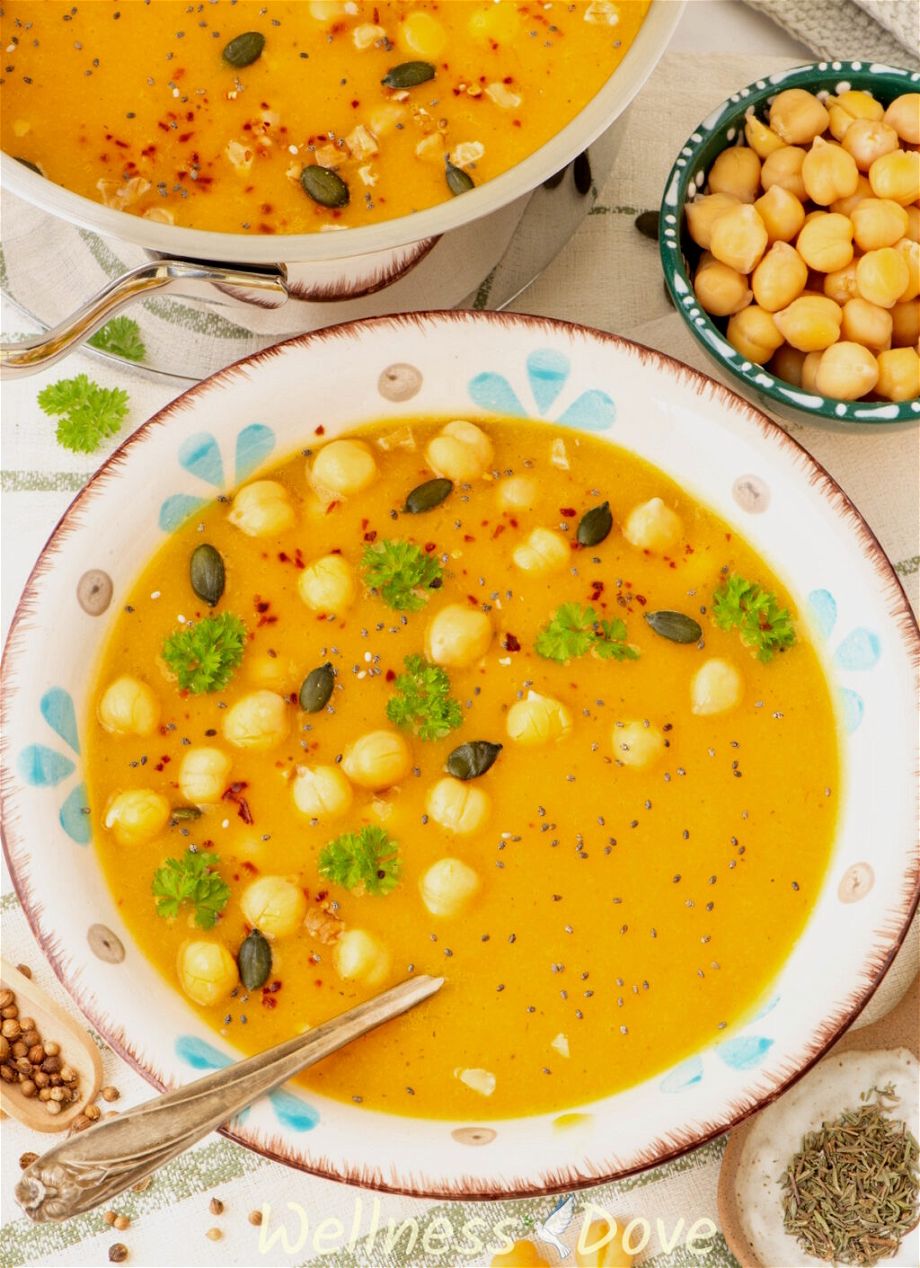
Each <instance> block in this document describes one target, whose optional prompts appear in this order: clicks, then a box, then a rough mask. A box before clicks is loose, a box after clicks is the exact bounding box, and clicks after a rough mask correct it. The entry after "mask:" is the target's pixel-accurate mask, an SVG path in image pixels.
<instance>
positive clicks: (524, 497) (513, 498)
mask: <svg viewBox="0 0 920 1268" xmlns="http://www.w3.org/2000/svg"><path fill="white" fill-rule="evenodd" d="M539 496H540V486H539V485H538V484H537V481H536V479H535V478H534V477H533V476H508V477H506V479H504V480H502V481H501V483H500V484H499V486H498V504H499V506H500V507H501V509H502V510H503V511H532V510H533V508H534V507H535V506H536V505H537V500H538V498H539Z"/></svg>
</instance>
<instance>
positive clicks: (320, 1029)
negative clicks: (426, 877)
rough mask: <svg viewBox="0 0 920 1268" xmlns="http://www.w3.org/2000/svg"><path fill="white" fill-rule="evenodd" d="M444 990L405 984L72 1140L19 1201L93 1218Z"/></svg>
mask: <svg viewBox="0 0 920 1268" xmlns="http://www.w3.org/2000/svg"><path fill="white" fill-rule="evenodd" d="M443 983H444V979H443V978H440V977H428V976H425V975H422V974H420V975H419V976H418V977H413V978H409V979H408V980H407V981H405V982H400V984H399V985H398V986H394V987H391V988H390V990H387V991H383V992H382V993H381V994H380V995H375V996H374V997H373V998H372V999H369V1000H366V1001H365V1002H364V1003H363V1004H358V1006H357V1007H356V1008H351V1009H349V1010H348V1012H346V1013H342V1014H340V1016H338V1017H333V1018H332V1020H331V1021H327V1022H325V1023H324V1024H323V1025H321V1026H317V1027H316V1029H315V1030H310V1031H308V1032H307V1033H306V1034H305V1035H298V1036H297V1038H295V1039H288V1040H287V1041H286V1042H285V1043H282V1044H278V1046H277V1047H275V1048H269V1050H268V1051H267V1052H261V1053H259V1054H258V1056H255V1057H249V1058H248V1059H247V1060H245V1061H238V1062H235V1063H234V1064H233V1065H230V1066H227V1067H226V1068H225V1069H223V1070H217V1071H215V1073H214V1074H209V1075H207V1076H206V1077H205V1078H203V1079H198V1080H196V1081H195V1082H194V1083H188V1084H186V1085H185V1086H184V1087H180V1088H177V1089H176V1090H175V1091H174V1092H167V1093H166V1094H165V1096H158V1097H155V1098H154V1100H152V1101H147V1102H145V1103H144V1104H143V1105H138V1106H137V1107H136V1108H135V1109H131V1110H127V1111H126V1112H125V1113H124V1114H119V1115H118V1117H117V1118H111V1119H108V1120H106V1121H105V1122H103V1123H99V1124H98V1125H97V1126H96V1127H91V1128H89V1130H87V1131H84V1132H79V1133H78V1134H76V1135H74V1136H71V1137H69V1138H68V1139H67V1140H64V1141H62V1142H61V1143H60V1144H59V1145H55V1147H54V1148H53V1149H49V1150H48V1152H47V1153H45V1154H42V1156H41V1157H40V1158H38V1159H36V1161H35V1162H33V1163H32V1164H31V1165H30V1166H28V1167H27V1168H26V1169H25V1171H23V1173H22V1176H21V1177H20V1180H19V1183H18V1184H17V1186H16V1198H17V1200H18V1201H19V1203H20V1205H21V1206H22V1207H23V1209H24V1210H25V1212H26V1214H27V1215H28V1216H29V1217H30V1218H31V1219H33V1220H35V1221H36V1222H37V1223H42V1222H44V1221H47V1220H66V1219H70V1218H71V1216H73V1215H79V1214H81V1212H83V1211H89V1210H92V1208H93V1207H95V1206H98V1205H99V1204H100V1203H101V1202H105V1201H108V1200H109V1199H111V1198H113V1197H115V1196H116V1194H118V1193H121V1192H122V1191H123V1190H124V1189H127V1188H128V1187H129V1186H130V1185H132V1184H136V1183H137V1182H138V1181H139V1180H142V1179H143V1178H144V1177H145V1176H147V1175H149V1174H150V1172H151V1171H156V1170H157V1168H159V1167H162V1166H163V1164H164V1163H165V1162H168V1161H169V1159H170V1158H174V1157H175V1156H176V1154H179V1153H182V1151H183V1150H185V1149H188V1148H189V1146H190V1145H193V1144H194V1143H195V1142H196V1141H197V1140H200V1139H201V1137H202V1136H206V1135H207V1134H208V1132H210V1131H213V1130H214V1129H215V1128H217V1127H219V1126H220V1125H221V1123H225V1122H226V1121H227V1120H228V1119H230V1118H232V1117H233V1116H234V1114H238V1113H239V1112H240V1110H242V1109H245V1108H246V1106H247V1105H249V1104H251V1103H252V1102H253V1101H254V1100H256V1099H257V1098H258V1097H260V1096H263V1095H265V1093H267V1092H271V1091H272V1090H273V1089H274V1088H276V1087H278V1086H279V1085H280V1084H282V1083H284V1082H286V1080H288V1079H290V1078H291V1077H292V1076H293V1075H295V1074H297V1073H299V1072H300V1071H301V1070H304V1069H306V1067H307V1066H311V1065H313V1064H314V1063H315V1062H317V1061H321V1060H322V1059H323V1058H324V1057H327V1056H329V1054H330V1053H332V1052H336V1051H337V1050H338V1049H339V1048H341V1047H343V1046H344V1045H345V1044H348V1043H351V1041H352V1040H353V1039H357V1038H359V1037H360V1036H361V1035H365V1034H367V1032H368V1031H369V1030H374V1029H375V1028H376V1027H377V1026H380V1025H382V1024H383V1022H385V1021H390V1020H391V1019H392V1018H394V1017H398V1016H400V1014H402V1013H405V1012H407V1011H408V1010H409V1009H410V1008H414V1007H415V1006H416V1004H420V1003H421V1002H422V1001H423V1000H425V999H428V998H429V996H431V995H434V994H435V992H436V991H439V990H440V989H441V986H442V985H443Z"/></svg>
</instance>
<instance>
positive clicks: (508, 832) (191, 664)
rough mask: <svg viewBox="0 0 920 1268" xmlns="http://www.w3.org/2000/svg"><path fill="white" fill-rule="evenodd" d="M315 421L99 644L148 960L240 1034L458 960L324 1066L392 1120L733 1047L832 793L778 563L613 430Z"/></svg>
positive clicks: (528, 1098) (110, 780)
mask: <svg viewBox="0 0 920 1268" xmlns="http://www.w3.org/2000/svg"><path fill="white" fill-rule="evenodd" d="M317 433H318V434H317V435H316V436H309V437H308V438H307V439H309V441H312V442H314V446H313V447H312V448H311V449H309V450H307V451H306V453H305V455H298V456H296V457H294V458H291V459H290V460H289V461H286V462H284V463H283V464H281V465H280V466H279V467H277V469H276V470H274V471H273V472H272V473H271V474H270V476H269V477H268V478H265V479H260V480H257V481H255V482H253V483H250V484H249V485H247V486H244V487H242V488H240V489H238V490H237V491H236V492H235V494H234V495H233V496H232V498H228V499H224V500H222V501H219V502H217V503H216V504H214V505H213V506H211V507H210V508H209V509H207V510H206V511H204V512H203V513H202V514H201V515H200V516H195V517H194V518H193V519H192V520H190V521H188V522H187V523H186V524H185V525H184V526H183V527H181V528H180V529H179V530H178V531H176V532H175V533H174V534H173V535H172V536H171V537H170V538H169V540H168V541H167V542H166V543H165V544H164V545H163V546H162V548H161V549H160V550H159V552H158V553H157V554H156V556H155V557H154V558H153V560H152V562H151V563H150V564H149V565H148V566H147V568H146V569H145V570H144V572H143V574H142V575H141V577H140V580H139V581H138V583H137V585H136V586H135V587H134V588H133V590H132V591H131V592H130V594H129V595H128V596H127V600H126V603H125V606H124V609H123V611H122V612H121V613H120V614H119V615H118V618H117V620H116V622H115V627H114V630H113V632H112V635H111V638H110V640H109V642H108V646H107V647H106V648H105V650H104V654H103V656H102V660H101V664H100V666H99V671H98V680H97V683H96V686H95V689H94V692H93V715H92V717H91V718H90V719H88V722H87V732H88V745H87V748H88V754H87V766H88V777H89V788H90V801H91V809H92V816H93V823H94V827H95V831H94V837H95V843H96V848H97V850H98V852H99V857H100V859H101V862H102V865H103V867H104V869H105V872H106V875H107V877H108V880H109V883H110V885H111V887H112V890H113V893H114V894H115V895H116V898H117V901H118V904H119V907H120V910H121V911H122V913H123V915H124V918H125V920H126V921H127V923H128V926H129V927H130V929H131V930H132V932H133V934H134V935H135V937H136V938H137V940H138V942H139V944H140V946H141V947H142V948H143V950H144V952H145V954H146V955H147V956H148V957H149V958H150V959H151V960H152V961H153V963H154V964H155V965H156V966H157V967H158V968H159V969H160V970H161V972H162V973H163V975H164V976H165V977H166V979H167V980H168V981H169V982H170V983H171V984H173V985H174V986H175V987H176V988H177V989H184V990H185V992H186V994H187V995H188V996H189V998H190V999H192V1000H193V1002H194V1003H195V1004H196V1006H197V1008H198V1010H199V1011H200V1013H201V1015H202V1016H203V1017H204V1018H205V1019H206V1021H207V1022H209V1023H210V1024H211V1025H212V1026H213V1027H214V1028H215V1029H216V1030H218V1031H220V1033H221V1034H222V1035H224V1036H226V1037H227V1039H228V1040H230V1041H231V1042H232V1043H234V1044H235V1045H238V1046H239V1047H240V1048H242V1049H243V1050H245V1051H256V1050H259V1049H262V1048H266V1047H268V1046H269V1045H271V1044H274V1043H276V1042H278V1041H280V1040H281V1039H283V1038H285V1037H287V1036H290V1035H293V1034H296V1033H299V1032H301V1031H303V1030H304V1029H306V1028H307V1027H310V1026H315V1025H316V1024H318V1023H319V1022H321V1021H323V1020H325V1019H326V1018H329V1017H331V1016H333V1015H335V1014H336V1013H338V1012H341V1011H342V1010H344V1009H345V1008H347V1007H348V1006H350V1005H352V1004H354V1003H355V1002H357V1001H359V1000H361V999H364V998H366V997H367V996H369V995H370V994H372V993H373V992H374V991H376V990H379V989H380V988H382V987H383V986H385V985H387V984H390V983H394V982H396V981H398V980H400V979H402V978H405V977H406V976H408V975H411V974H413V973H432V974H444V975H445V976H446V979H447V984H446V986H445V987H444V989H443V990H442V991H441V993H440V994H439V995H438V996H437V997H436V998H434V999H433V1000H431V1001H430V1002H428V1003H426V1004H425V1005H423V1006H422V1007H421V1008H419V1009H417V1010H416V1011H415V1012H413V1013H411V1014H410V1015H408V1016H407V1017H405V1018H404V1019H402V1020H400V1021H399V1022H397V1023H394V1024H392V1025H390V1026H389V1027H387V1028H385V1029H384V1030H382V1031H379V1032H377V1033H375V1034H372V1035H370V1036H369V1037H367V1038H366V1039H363V1040H361V1041H360V1042H359V1043H357V1044H355V1045H353V1046H352V1047H351V1048H350V1049H349V1050H347V1051H344V1052H342V1053H341V1054H339V1055H337V1056H335V1057H332V1058H330V1059H328V1060H327V1061H326V1062H324V1063H323V1064H322V1066H320V1067H318V1068H317V1069H315V1070H314V1071H312V1072H311V1073H310V1074H309V1076H307V1079H306V1082H307V1083H308V1084H309V1085H310V1086H311V1087H314V1088H317V1089H319V1090H321V1091H323V1092H325V1093H328V1094H329V1095H331V1096H334V1097H339V1098H341V1099H343V1100H354V1101H360V1102H363V1104H365V1105H368V1106H372V1107H374V1108H377V1109H383V1110H391V1111H397V1112H399V1113H404V1114H414V1115H425V1116H431V1117H443V1116H458V1117H461V1118H468V1117H470V1116H472V1117H473V1118H474V1119H477V1118H482V1117H500V1116H503V1115H514V1114H526V1113H531V1112H536V1111H548V1110H556V1109H561V1108H563V1107H566V1106H571V1105H574V1104H578V1103H581V1102H583V1101H586V1100H590V1099H591V1098H593V1097H598V1096H602V1095H604V1094H606V1093H611V1092H614V1091H616V1090H617V1089H620V1088H625V1087H627V1086H629V1085H631V1084H634V1083H636V1082H637V1081H639V1080H642V1079H644V1078H646V1077H648V1076H650V1075H652V1074H654V1073H656V1072H657V1071H660V1070H662V1069H664V1068H666V1067H667V1066H669V1065H670V1064H671V1063H673V1062H675V1061H678V1060H680V1059H682V1058H684V1057H686V1056H687V1055H688V1054H690V1053H692V1052H693V1051H695V1050H698V1049H699V1048H700V1047H702V1046H704V1045H707V1044H709V1043H712V1042H714V1041H718V1039H719V1038H720V1036H721V1035H722V1032H723V1030H725V1029H726V1028H727V1027H730V1026H731V1025H732V1023H733V1022H735V1021H737V1020H738V1019H739V1018H742V1017H743V1016H745V1015H746V1014H747V1013H748V1012H749V1011H750V1010H751V1009H752V1008H754V1007H755V1006H756V1004H757V1002H758V1000H759V999H760V998H761V996H762V994H763V992H764V991H766V990H767V989H768V986H769V983H770V981H771V979H772V978H773V976H774V975H775V974H776V973H777V971H778V970H779V969H780V967H781V965H782V964H783V962H784V960H785V959H786V957H787V956H788V954H789V952H790V950H791V948H792V946H793V944H794V943H795V941H796V939H797V937H798V935H799V933H800V931H801V929H802V927H803V925H804V923H805V921H806V920H807V918H808V915H809V912H810V911H811V909H812V906H813V904H814V902H815V899H816V897H817V894H818V891H819V888H820V886H821V883H822V878H823V875H824V871H825V868H826V866H827V862H828V857H829V850H830V847H831V843H832V838H833V834H834V827H835V820H836V815H837V807H838V785H839V766H838V746H837V738H836V735H837V730H836V718H835V713H834V709H833V706H832V703H831V697H830V694H829V690H828V685H827V682H826V680H825V677H824V673H823V671H822V668H821V665H820V663H819V660H818V657H817V655H816V653H815V650H814V649H813V647H812V646H811V645H810V643H809V642H808V639H807V634H806V631H805V629H804V628H803V627H802V626H798V627H797V625H796V621H795V617H794V614H793V613H791V612H790V611H789V610H788V609H789V608H790V606H791V605H790V599H789V596H788V594H787V592H786V591H785V589H784V587H783V585H782V583H781V582H780V581H779V580H778V579H777V577H776V576H775V575H773V574H772V573H771V571H770V569H769V568H768V567H767V566H766V564H765V563H764V561H763V560H762V559H761V558H760V557H759V556H758V555H757V554H756V553H755V552H754V551H753V550H752V549H751V547H750V546H748V545H747V544H746V543H745V541H744V540H743V539H741V538H739V537H738V536H737V535H736V534H735V533H734V532H732V531H731V530H729V529H728V528H727V526H726V525H725V524H724V523H723V522H722V521H721V520H719V519H718V518H717V517H716V516H715V515H713V514H712V513H711V512H710V511H709V510H707V509H706V508H705V507H704V506H701V505H699V504H698V503H697V502H695V501H693V500H692V499H691V498H689V497H688V496H687V495H686V494H685V493H683V492H682V491H681V490H680V489H679V488H678V486H677V485H676V484H675V483H674V482H673V481H671V480H670V479H668V478H667V477H666V476H664V475H663V474H662V473H661V472H660V471H658V470H656V469H654V468H653V467H651V466H649V465H647V464H646V463H644V462H642V461H641V460H638V459H637V458H635V457H633V456H631V455H630V454H628V453H626V452H624V451H623V450H620V449H618V448H617V447H616V446H613V445H610V444H608V443H606V442H603V441H601V440H598V439H594V438H590V437H587V436H584V435H578V434H576V433H573V432H572V431H569V430H564V429H560V428H556V427H553V426H550V425H548V424H543V423H531V422H525V421H521V420H496V421H494V422H492V423H481V424H476V425H474V424H472V423H470V422H465V421H460V420H453V421H448V422H445V420H428V419H426V420H418V419H409V420H407V421H406V422H405V423H404V424H394V423H392V422H389V423H386V424H380V425H376V426H373V427H369V428H366V429H363V430H361V431H358V432H356V433H354V436H353V437H350V438H347V439H336V440H333V441H326V442H324V441H323V439H322V435H321V433H322V428H317ZM420 486H421V487H420ZM202 596H203V597H202ZM212 601H213V603H212ZM189 851H192V852H191V853H189ZM255 929H257V930H258V931H259V932H258V934H255V933H253V930H255ZM241 975H242V980H241ZM247 983H248V985H247Z"/></svg>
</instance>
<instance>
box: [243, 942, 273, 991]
mask: <svg viewBox="0 0 920 1268" xmlns="http://www.w3.org/2000/svg"><path fill="white" fill-rule="evenodd" d="M236 962H237V964H238V965H239V966H240V981H241V982H242V983H243V985H244V986H245V987H246V990H247V991H257V990H258V989H259V987H260V986H264V984H265V982H266V980H267V979H268V975H269V973H271V971H272V949H271V947H270V946H269V945H268V939H267V938H266V937H265V934H264V933H260V932H259V930H258V929H253V931H252V933H250V934H249V935H248V936H247V937H246V938H244V939H243V943H242V945H241V947H240V949H239V952H238V953H237V957H236Z"/></svg>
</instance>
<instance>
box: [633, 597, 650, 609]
mask: <svg viewBox="0 0 920 1268" xmlns="http://www.w3.org/2000/svg"><path fill="white" fill-rule="evenodd" d="M636 602H637V603H641V604H642V606H643V607H645V605H646V603H647V602H648V600H647V599H646V597H645V595H644V594H637V595H636Z"/></svg>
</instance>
